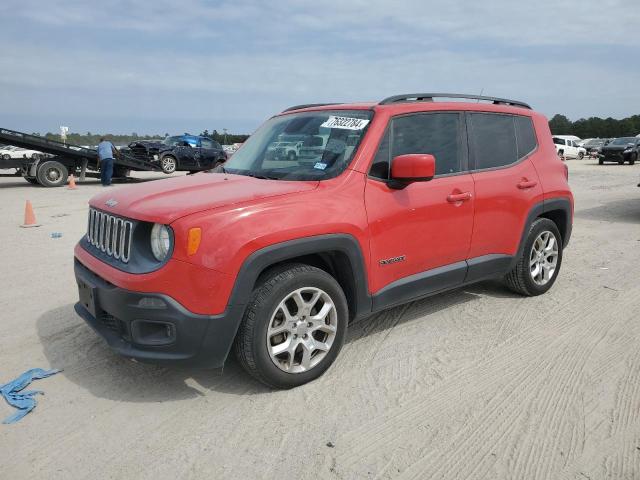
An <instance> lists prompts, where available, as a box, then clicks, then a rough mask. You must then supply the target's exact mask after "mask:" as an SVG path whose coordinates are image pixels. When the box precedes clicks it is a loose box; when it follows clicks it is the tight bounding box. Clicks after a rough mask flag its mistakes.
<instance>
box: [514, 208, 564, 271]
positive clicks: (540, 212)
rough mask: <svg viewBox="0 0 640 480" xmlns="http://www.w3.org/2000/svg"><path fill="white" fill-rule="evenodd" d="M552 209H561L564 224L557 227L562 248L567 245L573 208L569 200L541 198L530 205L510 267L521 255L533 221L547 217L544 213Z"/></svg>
mask: <svg viewBox="0 0 640 480" xmlns="http://www.w3.org/2000/svg"><path fill="white" fill-rule="evenodd" d="M553 211H561V212H563V213H564V219H565V220H564V225H559V226H558V229H559V230H560V232H563V235H562V248H566V247H567V245H569V239H570V238H571V231H572V228H573V209H572V207H571V201H570V200H569V198H567V197H556V198H550V199H547V200H543V201H542V202H539V203H536V204H535V205H534V206H533V207H531V210H529V214H528V215H527V220H526V222H525V224H524V228H523V230H522V235H521V236H520V245H519V246H518V252H517V253H516V255H515V256H514V257H513V261H512V264H511V267H510V268H513V267H514V266H515V264H516V263H517V262H518V260H519V259H520V257H521V256H522V253H523V250H524V244H525V242H526V240H527V233H529V229H530V228H531V225H532V224H533V222H535V220H536V219H537V218H538V217H545V218H547V215H546V214H549V212H553Z"/></svg>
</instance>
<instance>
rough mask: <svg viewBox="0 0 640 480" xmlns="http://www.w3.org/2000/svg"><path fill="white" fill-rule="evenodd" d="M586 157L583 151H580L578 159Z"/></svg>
mask: <svg viewBox="0 0 640 480" xmlns="http://www.w3.org/2000/svg"><path fill="white" fill-rule="evenodd" d="M583 158H584V153H583V152H578V160H582V159H583Z"/></svg>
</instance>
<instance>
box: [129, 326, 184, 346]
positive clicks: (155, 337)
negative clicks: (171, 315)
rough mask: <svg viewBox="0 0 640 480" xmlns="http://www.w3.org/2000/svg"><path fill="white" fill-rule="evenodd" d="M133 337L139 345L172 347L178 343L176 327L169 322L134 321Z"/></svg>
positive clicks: (132, 327)
mask: <svg viewBox="0 0 640 480" xmlns="http://www.w3.org/2000/svg"><path fill="white" fill-rule="evenodd" d="M131 337H132V339H133V342H134V343H137V344H138V345H170V344H172V343H175V341H176V327H175V325H173V324H172V323H168V322H155V321H151V320H134V321H133V322H131Z"/></svg>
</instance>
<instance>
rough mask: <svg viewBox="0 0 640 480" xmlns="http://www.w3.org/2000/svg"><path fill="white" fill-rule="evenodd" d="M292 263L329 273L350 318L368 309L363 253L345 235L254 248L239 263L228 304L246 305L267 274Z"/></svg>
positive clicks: (351, 238)
mask: <svg viewBox="0 0 640 480" xmlns="http://www.w3.org/2000/svg"><path fill="white" fill-rule="evenodd" d="M291 263H304V264H307V265H311V266H314V267H316V268H319V269H321V270H324V271H326V272H327V273H329V274H330V275H332V276H333V277H334V278H335V279H336V281H337V282H338V283H339V284H340V286H341V287H342V289H343V291H344V293H345V296H346V297H347V303H348V305H349V317H350V320H352V319H353V318H356V317H357V316H361V315H365V314H367V313H369V312H371V297H370V296H369V292H368V287H367V275H366V268H365V261H364V256H363V254H362V251H361V248H360V246H359V244H358V242H357V240H356V239H355V238H354V237H352V236H351V235H347V234H329V235H318V236H313V237H307V238H301V239H296V240H290V241H287V242H282V243H278V244H275V245H270V246H268V247H265V248H262V249H260V250H257V251H256V252H254V253H252V254H251V255H249V257H247V259H246V260H245V261H244V263H243V264H242V267H241V268H240V270H239V272H238V275H237V277H236V282H235V285H234V287H233V290H232V292H231V296H230V299H229V304H230V305H238V304H241V305H244V304H246V302H247V300H248V298H249V297H250V295H251V292H252V291H253V290H254V288H255V287H256V285H257V284H258V283H259V281H260V280H261V279H262V278H264V276H265V275H266V274H268V273H269V272H271V271H273V269H276V268H281V267H282V266H284V265H286V264H291Z"/></svg>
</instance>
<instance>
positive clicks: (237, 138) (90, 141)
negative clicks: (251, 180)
mask: <svg viewBox="0 0 640 480" xmlns="http://www.w3.org/2000/svg"><path fill="white" fill-rule="evenodd" d="M32 135H38V136H44V137H45V138H48V139H49V140H56V141H58V142H61V141H62V137H61V136H60V134H59V133H52V132H47V133H45V134H44V135H40V133H38V132H33V133H32ZM200 135H201V136H204V137H209V138H212V139H213V140H215V141H217V142H219V143H222V144H227V145H229V144H232V143H242V142H244V141H245V140H246V139H247V138H249V135H238V134H232V133H227V134H224V133H218V132H217V131H216V130H214V131H213V132H212V133H209V131H208V130H205V131H204V132H202V133H200ZM168 136H169V134H168V133H165V134H164V135H138V134H137V133H136V132H133V133H131V134H122V135H116V134H111V133H91V132H87V133H67V139H66V142H67V143H70V144H72V145H85V146H89V147H95V146H96V145H97V144H98V143H100V139H101V138H105V139H107V140H109V141H110V142H111V143H113V144H114V145H117V146H126V145H129V144H130V143H131V142H136V141H143V140H158V141H160V140H163V139H164V138H165V137H168ZM225 138H226V142H225V141H224V140H225Z"/></svg>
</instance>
